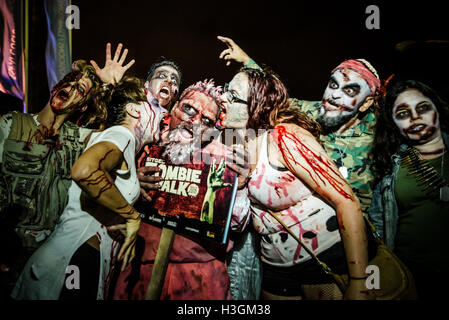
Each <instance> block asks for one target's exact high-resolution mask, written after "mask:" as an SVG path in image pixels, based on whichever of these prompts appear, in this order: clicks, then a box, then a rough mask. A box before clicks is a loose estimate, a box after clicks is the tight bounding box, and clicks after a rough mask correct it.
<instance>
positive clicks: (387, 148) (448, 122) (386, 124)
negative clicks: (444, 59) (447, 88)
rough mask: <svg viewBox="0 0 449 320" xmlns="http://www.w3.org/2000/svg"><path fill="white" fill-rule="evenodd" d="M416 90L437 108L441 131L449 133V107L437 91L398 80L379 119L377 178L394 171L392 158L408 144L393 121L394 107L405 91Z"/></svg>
mask: <svg viewBox="0 0 449 320" xmlns="http://www.w3.org/2000/svg"><path fill="white" fill-rule="evenodd" d="M409 89H416V90H418V91H420V92H421V93H422V94H423V95H424V96H426V97H428V98H429V99H430V100H431V101H432V102H433V104H434V105H435V107H436V108H437V111H438V115H439V119H440V126H441V131H443V132H449V107H448V104H447V103H446V102H445V101H444V100H442V99H441V97H440V96H439V95H438V94H437V92H436V91H435V90H433V89H432V88H430V87H429V86H427V85H426V84H424V83H422V82H419V81H416V80H403V79H397V80H396V81H395V82H393V83H391V84H390V85H389V86H388V87H387V92H386V95H385V98H384V99H383V101H382V103H381V110H380V113H379V116H378V119H377V124H376V134H375V137H374V147H373V156H374V167H375V172H376V178H377V179H380V178H382V177H383V176H384V175H386V174H390V173H391V170H392V161H391V157H392V156H393V154H395V153H396V152H398V151H399V149H400V146H401V145H402V144H408V141H407V139H406V138H404V137H403V136H402V135H401V133H400V131H399V129H398V127H397V125H396V123H395V122H394V120H393V107H394V103H395V101H396V99H397V97H398V96H399V95H400V94H401V93H402V92H404V91H406V90H409Z"/></svg>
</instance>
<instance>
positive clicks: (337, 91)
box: [318, 69, 371, 128]
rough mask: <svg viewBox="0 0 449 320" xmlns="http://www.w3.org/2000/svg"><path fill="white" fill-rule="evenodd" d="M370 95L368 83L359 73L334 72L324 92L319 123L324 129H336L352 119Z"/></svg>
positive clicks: (347, 70) (348, 71)
mask: <svg viewBox="0 0 449 320" xmlns="http://www.w3.org/2000/svg"><path fill="white" fill-rule="evenodd" d="M370 94H371V90H370V87H369V85H368V83H367V82H366V81H365V80H364V79H363V78H362V77H361V76H360V74H359V73H357V72H355V71H353V70H350V69H342V70H336V71H335V72H334V73H332V75H331V78H330V80H329V83H328V86H327V87H326V90H325V91H324V95H323V100H322V104H321V109H320V115H319V119H318V120H319V122H320V123H321V124H322V125H323V126H324V127H325V128H329V127H338V126H342V125H343V124H345V123H346V122H347V121H348V120H350V119H352V118H353V117H354V116H355V115H356V114H357V112H358V111H359V108H360V107H361V106H362V105H363V103H364V102H365V100H366V98H367V97H368V96H369V95H370Z"/></svg>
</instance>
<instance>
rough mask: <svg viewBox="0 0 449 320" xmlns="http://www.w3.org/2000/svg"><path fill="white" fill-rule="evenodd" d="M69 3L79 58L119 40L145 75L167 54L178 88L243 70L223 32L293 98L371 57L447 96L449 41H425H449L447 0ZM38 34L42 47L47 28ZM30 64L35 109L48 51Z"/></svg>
mask: <svg viewBox="0 0 449 320" xmlns="http://www.w3.org/2000/svg"><path fill="white" fill-rule="evenodd" d="M32 2H33V3H35V6H36V9H35V13H34V15H33V17H34V19H35V25H34V26H35V29H36V30H39V23H41V25H42V21H41V20H42V17H43V16H42V14H39V10H40V9H39V5H38V3H39V0H35V1H32ZM72 4H74V5H77V6H78V7H79V9H80V18H81V19H80V29H79V30H73V32H72V37H73V49H72V58H73V60H76V59H86V60H90V59H94V60H95V61H97V63H98V64H99V65H100V66H102V65H103V63H104V60H105V46H106V43H107V42H111V43H112V44H113V51H114V50H115V48H116V45H117V44H118V43H119V42H122V43H123V44H124V45H125V47H126V48H128V49H129V54H128V57H129V58H128V59H127V60H128V61H129V60H130V59H132V58H134V59H136V64H135V65H134V66H133V67H132V68H131V70H130V71H131V72H132V73H134V74H135V75H137V76H139V77H142V78H143V77H145V76H146V73H147V71H148V69H149V67H150V66H151V64H152V63H153V62H154V61H155V60H156V59H157V58H158V57H160V56H166V57H168V58H172V59H174V60H175V61H177V62H178V63H179V65H180V66H181V69H182V72H183V84H182V87H181V90H182V89H184V88H185V87H186V86H188V85H190V84H192V83H194V82H196V81H199V80H203V79H206V78H207V79H210V78H214V79H215V80H216V82H217V83H218V84H223V83H224V82H225V81H230V80H231V78H232V76H233V75H234V74H235V72H236V70H237V67H238V66H237V65H236V64H232V65H231V66H230V67H226V66H225V63H224V62H223V61H222V60H219V59H218V55H219V54H220V52H221V51H222V50H223V49H225V45H224V44H222V43H221V42H219V41H218V40H217V39H216V36H217V35H223V36H228V37H231V38H232V39H234V40H235V41H236V42H237V44H239V45H240V47H242V48H243V49H244V50H245V51H246V52H247V53H248V54H249V55H250V56H251V57H252V58H253V59H254V60H256V61H257V62H258V63H265V64H267V65H269V66H270V67H271V68H272V69H273V70H275V71H276V72H277V73H278V74H279V75H280V77H281V79H283V80H284V82H285V83H286V85H287V87H288V88H289V91H290V94H291V96H292V97H297V98H302V99H306V100H321V97H322V94H323V92H324V88H325V86H326V83H327V80H328V78H329V75H330V71H331V70H332V69H333V68H334V67H336V66H337V65H338V64H339V63H340V62H342V61H343V60H344V59H348V58H365V59H367V60H368V61H370V62H371V63H372V65H373V66H374V67H375V68H376V69H377V71H378V72H379V74H380V76H381V78H383V79H385V78H387V77H388V76H389V75H390V74H391V73H396V74H402V75H405V76H406V77H409V78H416V79H419V80H422V81H424V82H427V83H428V84H430V85H431V86H433V87H435V88H436V89H437V90H439V91H440V93H441V94H442V95H443V96H444V97H446V99H447V98H448V97H449V94H448V91H449V90H448V81H447V73H448V71H449V67H448V66H449V63H448V62H447V59H448V43H447V42H443V43H441V42H438V43H437V42H432V43H424V42H423V41H425V40H447V39H448V36H447V35H448V34H447V26H446V22H447V20H448V14H447V13H446V11H445V10H444V9H445V8H444V7H443V2H442V1H441V2H438V1H425V2H416V1H415V2H410V1H394V2H393V1H390V2H387V1H369V2H368V1H332V2H325V1H319V0H315V1H283V0H275V1H254V0H252V1H244V0H240V1H235V0H228V1H220V2H218V1H183V2H179V1H166V0H165V1H153V0H151V1H143V0H127V1H111V0H73V1H72ZM371 4H374V5H377V6H378V8H379V9H380V29H379V30H368V29H367V28H366V26H365V21H366V19H367V18H368V16H369V14H367V13H365V10H366V8H367V6H368V5H371ZM41 29H43V28H41ZM35 32H37V31H35ZM34 39H36V43H43V44H41V47H42V48H43V49H44V48H45V47H44V42H45V41H42V40H43V39H44V40H45V37H44V36H43V35H42V32H40V33H39V34H37V35H36V36H34ZM410 40H413V41H418V42H417V43H414V45H412V46H409V47H405V48H408V49H407V50H402V51H401V50H398V46H397V45H398V43H400V42H403V41H410ZM32 41H33V38H32ZM35 46H36V47H37V49H36V50H38V48H39V45H38V44H35ZM403 48H404V46H403ZM33 66H34V68H35V69H36V70H34V73H33V76H34V79H32V84H31V86H33V88H38V90H35V91H34V92H35V93H34V95H33V97H32V99H31V102H30V103H31V104H32V105H30V110H32V111H34V112H37V111H39V110H40V109H41V108H42V107H43V106H44V105H45V103H46V102H47V100H48V87H47V88H45V85H46V76H45V69H43V68H45V61H44V60H43V54H36V55H35V59H34V62H33ZM36 78H37V79H36ZM39 78H41V79H42V80H40V79H39ZM30 93H31V91H30Z"/></svg>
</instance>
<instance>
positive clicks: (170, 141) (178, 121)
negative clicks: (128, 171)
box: [114, 80, 249, 300]
mask: <svg viewBox="0 0 449 320" xmlns="http://www.w3.org/2000/svg"><path fill="white" fill-rule="evenodd" d="M220 95H221V88H220V87H216V86H215V85H214V83H213V81H212V80H211V81H203V82H198V83H196V84H195V85H192V86H190V87H188V88H187V89H186V90H185V91H184V92H183V93H182V95H181V97H180V100H179V102H178V103H177V105H176V106H175V107H174V108H173V109H172V111H171V113H170V119H169V122H168V128H167V130H165V132H163V133H162V135H161V142H160V144H159V146H153V147H151V148H150V146H146V147H145V148H144V151H143V153H142V154H141V155H140V157H139V158H138V166H145V163H146V159H147V158H148V157H152V156H157V155H162V157H165V158H166V159H168V161H169V162H171V163H174V164H188V163H191V162H192V160H193V158H194V157H195V155H197V154H198V153H201V152H204V151H205V150H211V149H212V148H214V144H215V143H210V142H211V139H210V137H211V135H212V133H213V132H215V123H216V121H217V118H218V112H219V107H220V104H221V100H220ZM155 148H156V149H155ZM154 150H156V153H157V154H155V153H154V152H155V151H154ZM230 167H231V165H230ZM232 168H235V167H232ZM150 194H151V191H150ZM237 198H238V200H237V201H236V205H235V206H234V214H235V215H236V216H244V215H238V214H237V212H241V210H248V208H249V207H248V206H249V203H248V201H247V200H246V199H247V198H246V196H242V195H240V194H239V192H238V193H237ZM146 199H151V198H150V197H147V198H146ZM240 199H243V201H242V202H241V203H240V202H239V201H240ZM149 206H151V204H150V203H148V202H147V201H145V200H143V199H141V201H139V202H138V203H137V204H136V208H137V210H138V211H139V212H141V213H145V212H147V211H148V208H149ZM143 222H145V219H143ZM245 222H246V221H239V222H238V221H233V225H234V226H236V225H237V224H243V223H245ZM160 237H161V229H160V228H158V227H156V226H153V225H150V224H147V223H143V224H142V226H141V228H140V230H139V234H138V240H137V242H138V247H139V246H140V249H139V250H138V251H139V252H140V255H138V256H137V257H136V261H134V263H132V265H131V266H129V267H128V268H126V269H125V271H124V272H122V273H121V274H120V276H119V278H118V282H117V286H116V291H115V294H114V298H115V299H144V298H145V293H146V289H147V286H148V283H149V282H150V278H151V276H152V270H153V265H154V261H155V259H156V253H157V251H158V246H159V241H160ZM139 243H140V245H139ZM225 249H226V248H224V247H223V246H220V245H219V244H218V243H212V242H210V241H204V240H201V239H197V238H193V237H185V236H182V235H178V234H177V235H175V238H174V241H173V247H172V249H171V252H170V254H169V263H168V266H167V270H166V276H165V282H164V285H163V288H162V293H161V296H160V299H186V300H191V299H220V300H221V299H230V293H229V277H228V274H227V270H226V266H225V263H224V259H225V255H226V250H225ZM136 276H137V277H138V278H135V277H136Z"/></svg>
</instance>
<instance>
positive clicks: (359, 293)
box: [344, 279, 376, 300]
mask: <svg viewBox="0 0 449 320" xmlns="http://www.w3.org/2000/svg"><path fill="white" fill-rule="evenodd" d="M344 299H345V300H374V299H376V296H375V295H374V291H373V290H369V289H367V288H366V280H365V279H363V280H350V281H349V286H348V289H346V292H345V295H344Z"/></svg>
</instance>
